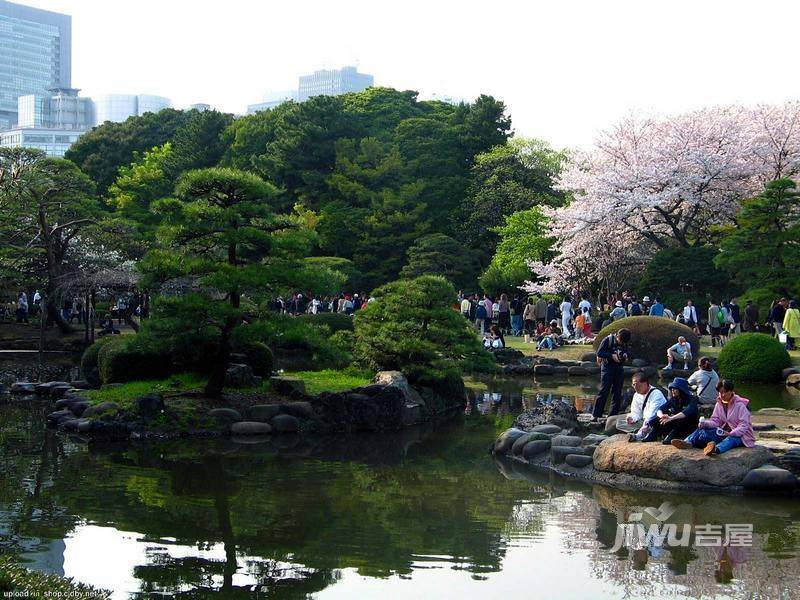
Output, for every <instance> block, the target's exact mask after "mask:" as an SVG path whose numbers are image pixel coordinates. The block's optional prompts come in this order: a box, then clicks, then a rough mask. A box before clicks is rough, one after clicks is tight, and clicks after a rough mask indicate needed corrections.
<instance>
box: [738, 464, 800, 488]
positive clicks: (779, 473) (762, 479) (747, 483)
mask: <svg viewBox="0 0 800 600" xmlns="http://www.w3.org/2000/svg"><path fill="white" fill-rule="evenodd" d="M742 485H743V486H744V489H746V490H755V491H762V492H791V491H794V489H795V487H797V477H795V475H794V473H792V472H790V471H787V470H786V469H781V468H780V467H776V466H775V465H764V466H763V467H758V468H757V469H753V470H752V471H750V472H749V473H748V474H747V475H745V478H744V480H743V481H742Z"/></svg>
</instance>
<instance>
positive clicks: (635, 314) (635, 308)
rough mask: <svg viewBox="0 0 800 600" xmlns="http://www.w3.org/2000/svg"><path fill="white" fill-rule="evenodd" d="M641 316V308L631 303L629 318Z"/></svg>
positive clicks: (637, 304)
mask: <svg viewBox="0 0 800 600" xmlns="http://www.w3.org/2000/svg"><path fill="white" fill-rule="evenodd" d="M641 314H642V307H641V306H639V303H638V302H633V303H632V304H631V316H632V317H638V316H639V315H641Z"/></svg>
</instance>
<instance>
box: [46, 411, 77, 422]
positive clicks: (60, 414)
mask: <svg viewBox="0 0 800 600" xmlns="http://www.w3.org/2000/svg"><path fill="white" fill-rule="evenodd" d="M72 418H74V415H73V414H72V411H71V410H69V409H66V408H65V409H63V410H57V411H55V412H51V413H50V414H49V415H47V417H46V419H47V423H48V424H49V425H53V424H56V423H58V422H60V421H63V420H64V419H72Z"/></svg>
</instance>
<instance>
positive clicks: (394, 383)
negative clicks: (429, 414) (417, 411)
mask: <svg viewBox="0 0 800 600" xmlns="http://www.w3.org/2000/svg"><path fill="white" fill-rule="evenodd" d="M374 381H375V383H376V384H378V385H383V386H387V387H395V388H397V389H399V390H400V391H401V392H402V393H403V397H404V398H405V401H406V404H421V405H423V406H424V405H425V401H424V400H423V399H422V396H420V395H419V392H417V390H415V389H414V388H412V387H411V385H409V383H408V379H406V376H405V375H403V374H402V373H401V372H400V371H379V372H378V373H377V374H376V375H375V379H374Z"/></svg>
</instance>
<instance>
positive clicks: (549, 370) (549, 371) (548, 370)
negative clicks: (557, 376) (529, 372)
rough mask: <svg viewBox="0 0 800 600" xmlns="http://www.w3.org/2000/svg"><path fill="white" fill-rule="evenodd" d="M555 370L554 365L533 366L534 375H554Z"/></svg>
mask: <svg viewBox="0 0 800 600" xmlns="http://www.w3.org/2000/svg"><path fill="white" fill-rule="evenodd" d="M554 373H555V370H554V369H553V367H552V365H536V366H535V367H533V374H534V375H553V374H554Z"/></svg>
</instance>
